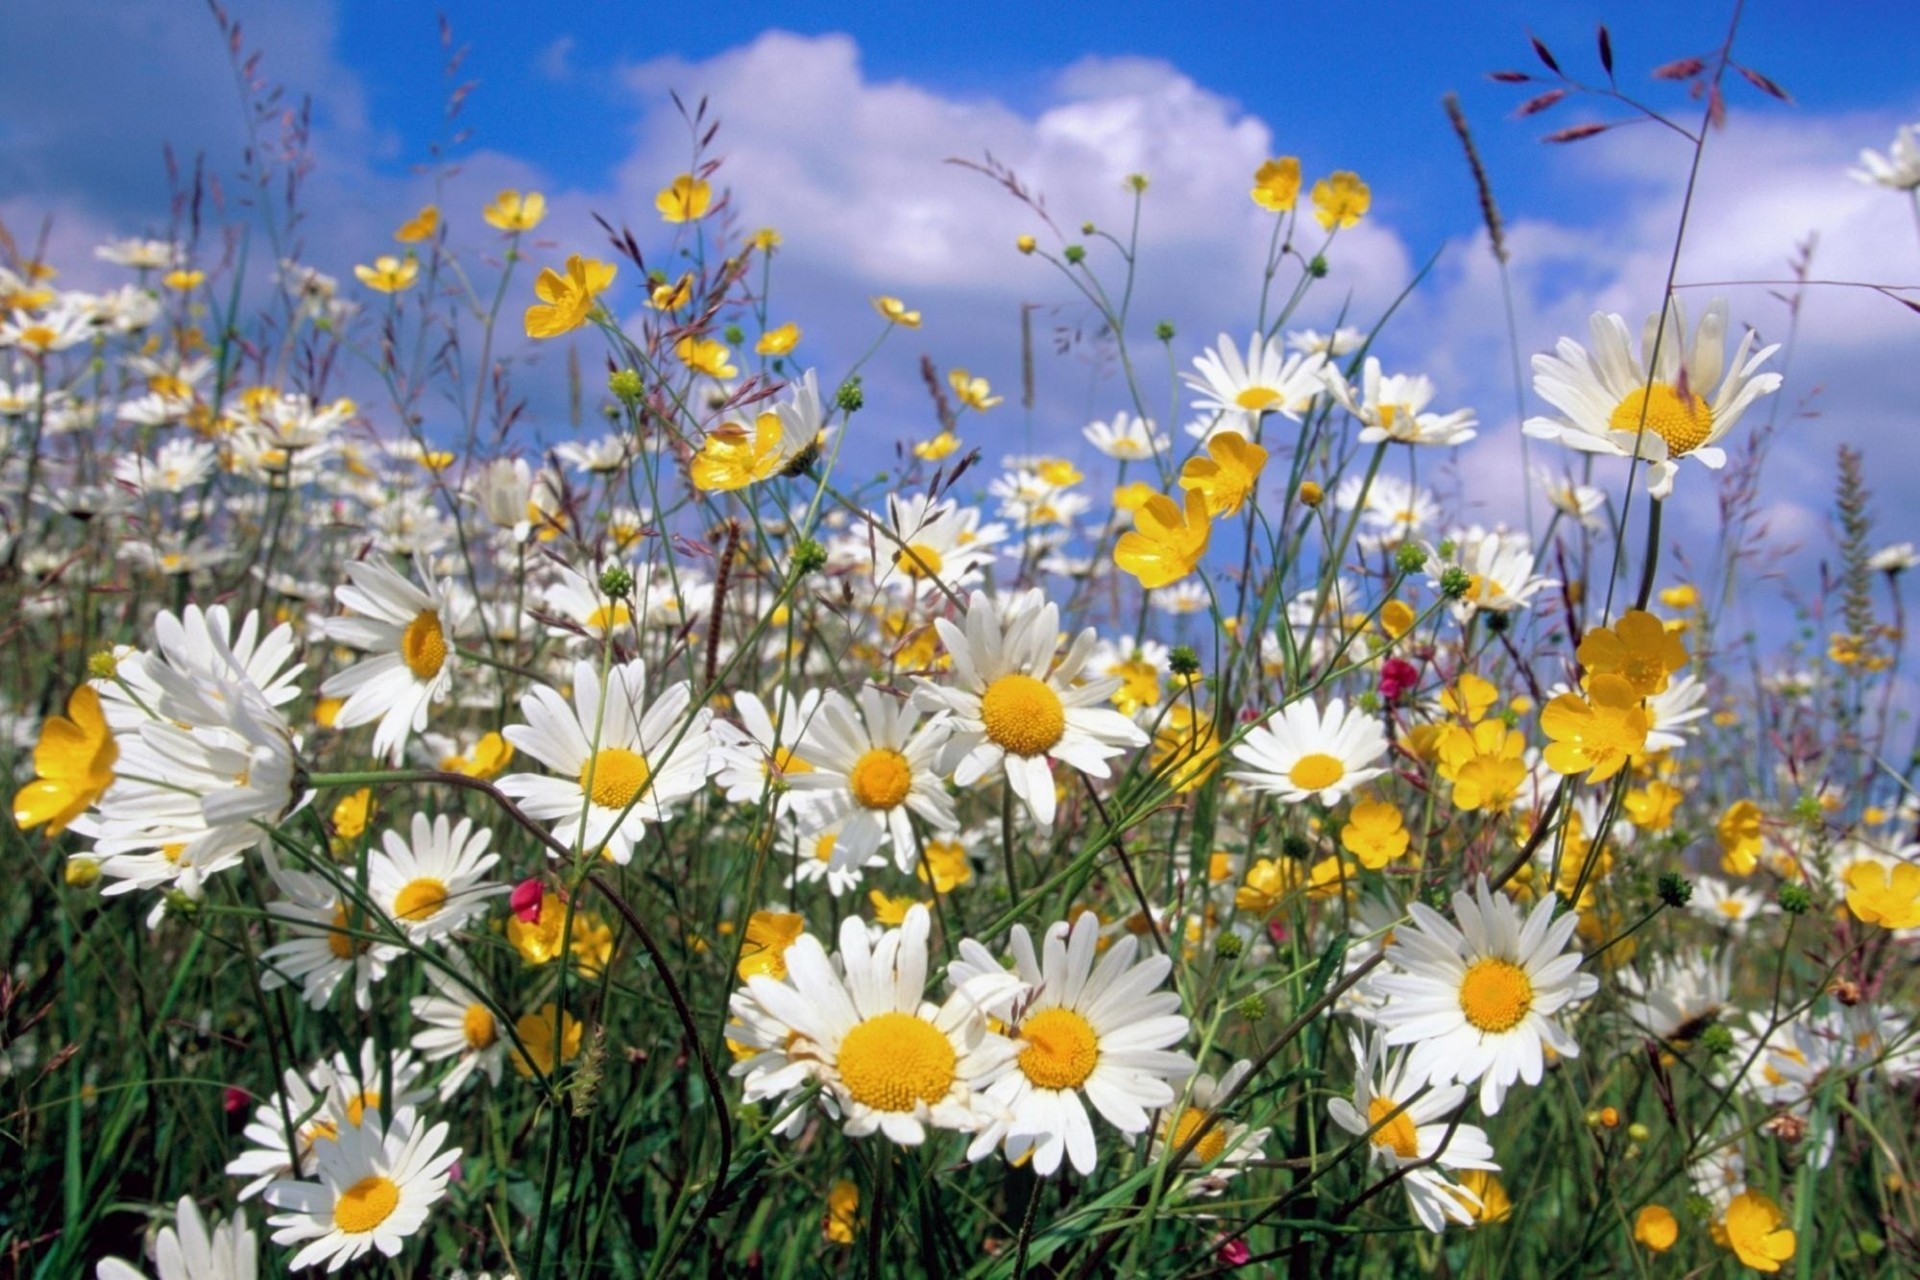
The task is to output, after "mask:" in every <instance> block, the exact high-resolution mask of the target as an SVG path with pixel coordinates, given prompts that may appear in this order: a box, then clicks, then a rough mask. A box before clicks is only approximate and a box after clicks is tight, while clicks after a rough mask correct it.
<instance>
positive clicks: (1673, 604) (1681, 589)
mask: <svg viewBox="0 0 1920 1280" xmlns="http://www.w3.org/2000/svg"><path fill="white" fill-rule="evenodd" d="M1660 603H1661V604H1663V605H1665V606H1667V608H1669V609H1691V608H1693V606H1695V605H1697V604H1699V603H1700V592H1699V589H1698V588H1696V587H1695V586H1694V585H1693V584H1692V583H1690V582H1683V583H1681V584H1680V585H1679V586H1677V587H1664V588H1662V589H1661V591H1660ZM1649 1207H1652V1206H1649Z"/></svg>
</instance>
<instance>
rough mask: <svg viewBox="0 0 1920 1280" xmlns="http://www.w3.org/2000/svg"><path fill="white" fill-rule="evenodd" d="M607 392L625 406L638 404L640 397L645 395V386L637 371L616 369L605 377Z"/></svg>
mask: <svg viewBox="0 0 1920 1280" xmlns="http://www.w3.org/2000/svg"><path fill="white" fill-rule="evenodd" d="M607 390H608V391H611V392H612V393H613V394H614V397H615V398H616V399H618V400H620V401H622V402H624V403H626V404H638V403H639V401H640V397H641V396H643V395H645V394H646V391H647V384H646V383H645V382H644V381H643V380H642V379H641V377H640V371H639V370H638V369H617V370H615V371H614V372H613V373H611V374H609V375H608V376H607Z"/></svg>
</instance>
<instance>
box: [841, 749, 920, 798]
mask: <svg viewBox="0 0 1920 1280" xmlns="http://www.w3.org/2000/svg"><path fill="white" fill-rule="evenodd" d="M847 786H848V788H849V789H850V790H851V791H852V792H853V798H854V799H855V800H857V801H859V803H860V805H861V806H862V807H863V808H867V809H891V808H893V807H894V806H895V805H897V804H899V803H900V802H901V801H902V800H905V799H906V798H907V792H908V791H910V790H912V789H913V767H912V766H911V765H909V764H908V763H907V758H906V757H905V756H903V755H901V754H900V753H899V752H898V751H894V750H892V749H891V748H888V747H874V748H872V749H870V750H869V751H867V752H866V753H865V754H863V755H862V756H861V757H860V758H859V759H858V760H856V761H854V764H853V771H852V772H851V773H849V774H848V775H847Z"/></svg>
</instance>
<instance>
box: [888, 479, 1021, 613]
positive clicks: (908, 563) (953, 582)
mask: <svg viewBox="0 0 1920 1280" xmlns="http://www.w3.org/2000/svg"><path fill="white" fill-rule="evenodd" d="M868 518H869V519H870V520H872V521H873V522H874V524H875V525H876V528H877V529H879V530H885V532H884V533H882V532H877V531H876V532H868V531H866V530H856V532H855V534H854V537H853V541H855V542H857V543H858V544H859V553H858V555H859V559H860V561H861V562H862V563H866V562H868V561H869V560H871V561H872V562H873V582H874V585H875V586H876V587H881V588H884V589H887V590H892V591H900V592H904V593H905V594H907V595H908V596H912V597H916V598H918V597H924V596H930V595H943V594H945V593H946V592H947V591H958V590H962V589H964V588H966V587H969V586H971V585H973V584H974V583H977V582H979V581H980V578H981V574H982V572H983V571H984V570H985V569H986V568H987V567H988V566H989V565H991V564H992V563H993V558H994V556H995V554H996V551H995V548H996V547H997V546H998V544H999V543H1001V542H1002V541H1004V540H1005V538H1006V536H1007V531H1006V526H1005V525H1002V524H998V523H995V524H989V525H985V526H982V525H981V524H980V509H979V508H978V507H972V506H962V505H961V504H960V503H959V502H956V501H954V500H953V499H951V498H949V499H946V500H944V501H938V502H936V501H935V500H934V499H933V498H932V497H931V496H929V495H927V494H924V493H916V494H908V495H907V496H905V497H901V496H899V495H897V494H889V495H887V509H886V512H885V515H884V516H879V515H870V516H869V517H868Z"/></svg>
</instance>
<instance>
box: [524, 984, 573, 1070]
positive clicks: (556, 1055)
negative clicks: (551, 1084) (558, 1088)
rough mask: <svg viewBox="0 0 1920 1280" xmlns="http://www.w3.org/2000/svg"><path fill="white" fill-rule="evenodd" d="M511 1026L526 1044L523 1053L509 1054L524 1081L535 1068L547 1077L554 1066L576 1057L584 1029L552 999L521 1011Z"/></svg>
mask: <svg viewBox="0 0 1920 1280" xmlns="http://www.w3.org/2000/svg"><path fill="white" fill-rule="evenodd" d="M513 1029H514V1031H516V1032H517V1033H518V1034H519V1036H520V1043H521V1044H522V1045H524V1046H526V1052H525V1053H524V1054H523V1053H522V1052H521V1051H520V1050H519V1049H515V1050H514V1051H513V1055H512V1056H513V1069H514V1070H515V1071H517V1072H519V1073H520V1078H521V1079H523V1080H531V1079H532V1078H533V1073H534V1070H535V1069H536V1068H538V1070H539V1072H540V1074H541V1075H543V1076H550V1075H552V1074H553V1069H554V1068H555V1067H557V1066H559V1065H560V1064H561V1063H564V1062H571V1061H573V1059H574V1058H576V1057H578V1056H579V1053H580V1035H581V1032H582V1031H583V1030H584V1028H583V1027H582V1026H581V1025H580V1020H579V1019H578V1018H576V1017H574V1016H573V1015H572V1014H570V1013H567V1012H565V1011H563V1010H561V1009H560V1008H558V1007H557V1006H556V1005H555V1004H554V1003H553V1001H551V1000H549V1001H547V1002H546V1003H545V1004H543V1005H541V1006H540V1007H539V1009H537V1010H535V1011H534V1012H533V1013H523V1014H521V1015H520V1016H519V1017H518V1018H517V1019H515V1020H514V1024H513ZM529 1059H531V1061H529Z"/></svg>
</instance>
